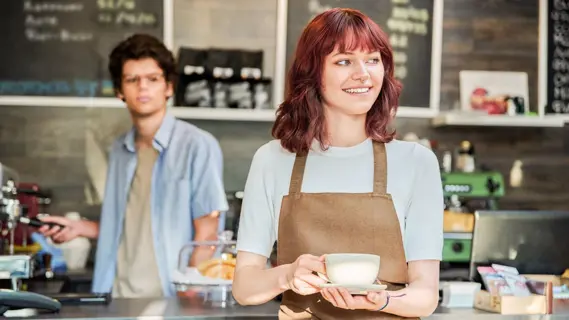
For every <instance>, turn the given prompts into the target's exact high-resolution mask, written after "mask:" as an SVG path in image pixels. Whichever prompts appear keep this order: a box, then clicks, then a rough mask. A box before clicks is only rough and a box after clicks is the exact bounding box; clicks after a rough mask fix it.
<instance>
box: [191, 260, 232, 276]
mask: <svg viewBox="0 0 569 320" xmlns="http://www.w3.org/2000/svg"><path fill="white" fill-rule="evenodd" d="M235 263H236V260H235V258H231V257H230V258H227V257H225V256H224V257H222V258H214V259H209V260H206V261H204V262H202V263H200V264H199V265H198V271H199V272H200V273H201V274H202V275H203V276H206V277H210V278H217V279H224V280H233V274H234V273H235Z"/></svg>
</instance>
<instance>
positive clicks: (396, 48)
mask: <svg viewBox="0 0 569 320" xmlns="http://www.w3.org/2000/svg"><path fill="white" fill-rule="evenodd" d="M391 5H392V9H391V16H390V17H389V19H388V20H387V26H386V27H387V29H388V30H389V32H388V33H389V42H390V44H391V46H392V47H393V61H394V63H395V77H396V78H397V79H399V80H403V79H405V78H406V77H407V74H408V67H407V61H408V57H407V49H408V48H409V37H410V36H415V35H418V36H426V35H428V33H429V24H430V20H431V17H430V14H429V11H428V10H427V9H423V8H415V7H414V6H413V5H411V4H410V3H409V1H408V0H391Z"/></svg>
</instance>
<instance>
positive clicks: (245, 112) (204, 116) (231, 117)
mask: <svg viewBox="0 0 569 320" xmlns="http://www.w3.org/2000/svg"><path fill="white" fill-rule="evenodd" d="M170 113H171V114H172V115H174V116H175V117H176V118H178V119H197V120H225V121H269V122H270V121H274V120H275V110H270V109H269V110H253V109H215V108H194V107H171V108H170Z"/></svg>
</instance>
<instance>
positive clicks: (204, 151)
mask: <svg viewBox="0 0 569 320" xmlns="http://www.w3.org/2000/svg"><path fill="white" fill-rule="evenodd" d="M190 183H191V190H193V194H192V198H191V210H192V218H193V219H197V218H200V217H203V216H205V215H207V214H210V213H211V212H213V211H220V212H222V213H223V212H225V211H227V210H228V204H227V196H226V194H225V187H224V185H223V154H222V152H221V148H220V147H219V143H218V142H217V140H216V139H215V138H214V137H213V136H211V135H208V134H204V135H203V136H200V137H199V139H196V148H195V149H194V152H193V160H192V167H191V182H190Z"/></svg>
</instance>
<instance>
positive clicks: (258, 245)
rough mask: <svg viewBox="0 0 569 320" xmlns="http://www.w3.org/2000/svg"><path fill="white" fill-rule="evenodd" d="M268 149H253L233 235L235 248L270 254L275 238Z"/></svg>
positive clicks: (264, 147) (265, 254) (266, 255)
mask: <svg viewBox="0 0 569 320" xmlns="http://www.w3.org/2000/svg"><path fill="white" fill-rule="evenodd" d="M270 158H271V156H270V149H269V148H268V146H267V145H265V146H262V147H261V148H259V150H257V152H256V153H255V155H254V156H253V161H252V162H251V168H250V169H249V174H248V176H247V182H246V183H245V189H244V195H243V203H242V205H241V215H240V220H239V230H238V235H237V250H239V251H247V252H252V253H256V254H259V255H262V256H265V257H267V258H268V257H270V255H271V251H272V249H273V245H274V243H275V241H276V239H275V226H274V221H275V218H274V208H273V192H274V183H273V179H274V178H273V177H272V175H271V174H270V171H269V170H267V168H268V167H269V162H270Z"/></svg>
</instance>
